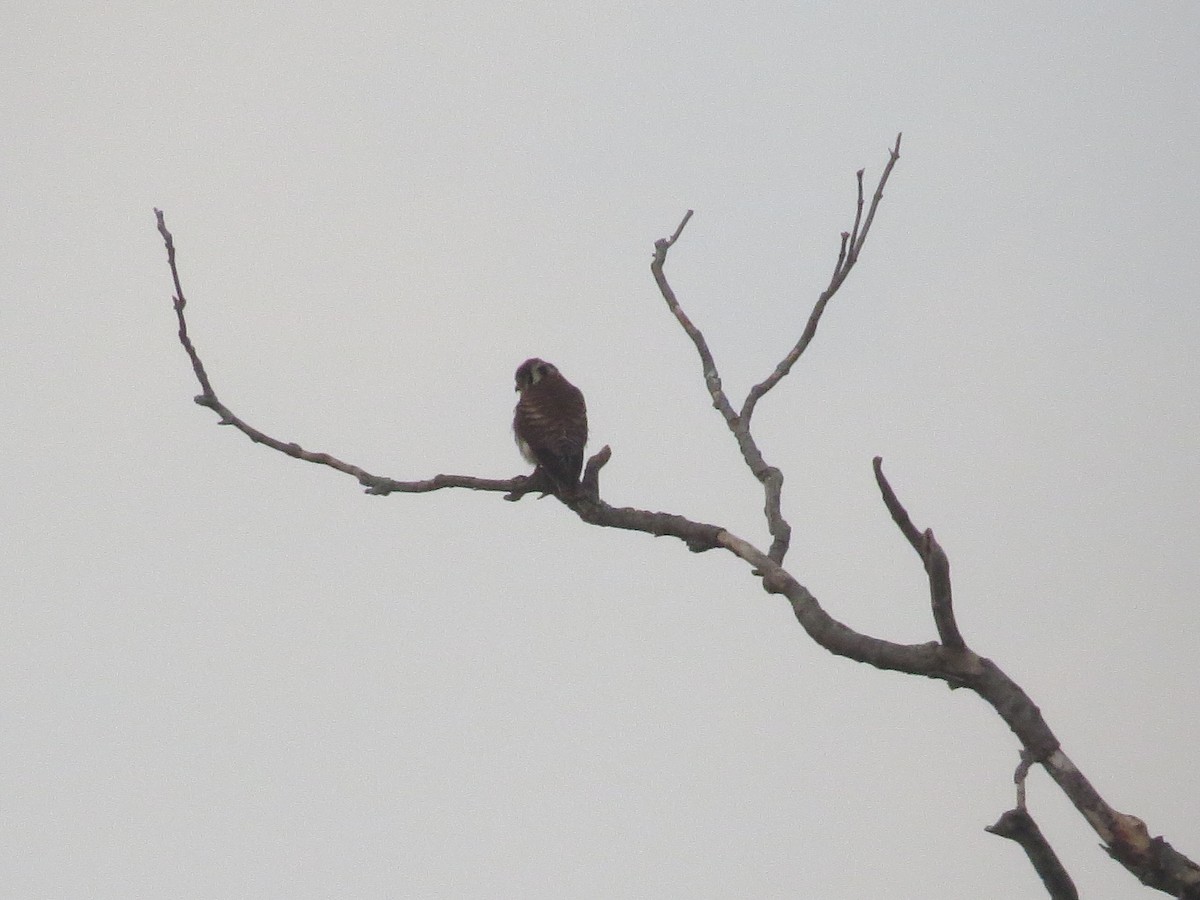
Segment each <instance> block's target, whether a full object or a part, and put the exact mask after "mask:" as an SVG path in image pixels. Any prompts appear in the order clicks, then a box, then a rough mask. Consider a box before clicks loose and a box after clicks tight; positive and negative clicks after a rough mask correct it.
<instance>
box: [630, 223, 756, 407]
mask: <svg viewBox="0 0 1200 900" xmlns="http://www.w3.org/2000/svg"><path fill="white" fill-rule="evenodd" d="M693 213H694V210H690V209H689V210H688V211H687V212H686V213H684V215H683V219H682V220H681V221H680V222H679V225H678V227H676V229H675V233H674V234H672V235H671V236H670V237H669V238H659V239H658V240H657V241H655V242H654V260H653V261H652V262H651V263H650V271H651V273H652V274H653V275H654V281H655V283H656V284H658V290H659V292H660V293H661V294H662V296H663V300H665V301H666V302H667V308H668V309H669V310H671V314H672V315H673V316H675V319H676V321H678V322H679V324H680V326H681V327H682V328H683V330H684V332H685V333H686V334H687V336H688V337H689V338H691V340H692V344H693V345H695V347H696V353H697V355H699V357H700V367H701V370H702V372H703V374H704V385H705V387H707V388H708V393H709V396H710V397H712V405H713V408H714V409H715V410H717V411H718V412H719V413H720V414H721V415H722V416H723V417H724V419H725V423H726V424H727V425H728V426H729V428H730V430H733V429H735V428H736V427H737V413H736V412H734V410H733V404H731V403H730V402H729V397H728V396H726V394H725V389H724V388H723V387H721V375H720V373H719V372H717V363H716V361H715V360H714V359H713V355H712V351H711V350H709V349H708V341H706V340H705V339H704V335H703V334H702V333H701V331H700V329H699V328H697V327H696V326H695V324H694V323H693V322H692V320H691V319H690V318H688V315H687V313H685V312H684V311H683V307H682V306H680V305H679V300H678V298H677V297H676V296H675V291H674V290H673V289H672V288H671V285H670V283H669V282H668V281H667V276H666V274H665V273H664V272H663V266H664V265H666V262H667V251H668V250H670V249H671V248H672V247H674V246H675V242H676V241H678V240H679V236H680V235H681V234H683V229H684V228H686V227H687V223H688V222H689V221H691V218H692V215H693Z"/></svg>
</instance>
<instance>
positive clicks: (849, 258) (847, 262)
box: [739, 134, 903, 423]
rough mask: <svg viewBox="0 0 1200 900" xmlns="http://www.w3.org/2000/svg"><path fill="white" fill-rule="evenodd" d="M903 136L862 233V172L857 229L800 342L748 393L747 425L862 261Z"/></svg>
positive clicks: (846, 237) (847, 235) (845, 239)
mask: <svg viewBox="0 0 1200 900" xmlns="http://www.w3.org/2000/svg"><path fill="white" fill-rule="evenodd" d="M901 137H903V135H901V134H898V135H896V143H895V145H894V146H893V147H892V148H891V150H889V151H888V153H889V155H888V161H887V165H886V166H884V168H883V174H882V175H880V176H879V184H878V185H877V186H876V188H875V194H874V195H873V196H872V198H871V206H870V208H869V209H868V210H867V217H866V218H865V219H862V230H861V231H860V230H859V221H860V219H861V217H862V209H863V184H862V178H863V170H862V169H859V170H858V173H857V181H858V203H857V207H856V211H855V215H854V228H853V230H852V231H849V232H846V231H843V232H842V246H841V250H839V251H838V259H837V264H836V265H835V266H834V269H833V275H832V276H831V277H830V279H829V284H828V285H827V286H826V288H825V290H823V291H822V292H821V295H820V296H819V297H818V298H817V302H816V303H815V304H814V305H813V309H812V312H811V313H810V314H809V316H808V323H807V324H806V325H805V326H804V331H803V333H802V334H801V335H800V339H799V340H798V341H796V344H795V346H793V347H792V349H791V350H789V351H788V353H787V355H786V356H784V358H783V359H782V360H780V361H779V364H778V365H777V366H776V367H775V370H774V371H773V372H771V374H770V375H768V376H767V377H766V378H764V379H763V380H762V381H760V382H759V383H758V384H756V385H754V386H753V387H752V388H750V392H749V393H748V394H746V401H745V402H744V403H743V404H742V409H741V412H740V413H739V415H740V416H741V418H742V419H743V420H744V421H745V422H747V423H749V421H750V419H751V417H752V416H753V415H754V409H755V407H756V406H757V405H758V401H759V400H761V399H762V398H763V396H764V395H765V394H766V393H767V392H768V391H770V390H771V389H772V388H774V387H775V385H777V384H779V382H780V381H782V380H783V379H784V378H786V377H787V374H788V372H790V371H791V370H792V366H794V365H795V364H796V360H798V359H799V358H800V356H801V355H802V354H803V353H804V351H805V350H807V349H808V345H809V344H810V343H812V339H813V337H814V336H815V335H816V333H817V326H818V325H819V324H820V323H821V316H822V315H823V314H824V312H825V307H826V306H827V305H828V303H829V301H830V300H831V299H832V298H833V295H834V294H836V293H837V292H838V288H840V287H841V286H842V283H843V282H844V281H845V280H846V276H847V275H849V274H850V270H851V269H853V268H854V264H855V263H856V262H858V256H859V253H860V252H861V251H862V248H863V244H864V243H865V242H866V240H867V233H868V232H869V231H870V230H871V223H872V222H874V221H875V210H876V209H878V208H879V203H880V201H881V200H883V189H884V186H885V185H886V184H887V181H888V178H889V177H891V174H892V169H893V168H894V167H895V165H896V160H898V159H899V158H900V139H901Z"/></svg>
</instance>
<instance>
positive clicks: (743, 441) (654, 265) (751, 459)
mask: <svg viewBox="0 0 1200 900" xmlns="http://www.w3.org/2000/svg"><path fill="white" fill-rule="evenodd" d="M691 217H692V211H691V210H690V209H689V210H688V211H687V213H686V214H685V215H684V217H683V221H681V222H680V223H679V227H678V228H676V229H675V233H674V234H673V235H671V237H669V238H662V239H660V240H658V241H655V243H654V259H653V261H652V262H651V263H650V271H651V272H652V273H653V275H654V280H655V282H656V283H657V284H658V289H659V292H660V293H661V294H662V296H663V299H664V300H665V301H666V303H667V308H668V309H670V310H671V313H672V314H673V315H674V316H675V318H676V320H677V321H678V322H679V324H680V325H681V326H682V327H683V330H684V332H686V333H687V336H688V337H689V338H691V339H692V343H693V344H694V345H695V347H696V353H697V354H698V355H699V356H700V365H701V369H702V370H703V372H704V383H705V385H706V386H707V387H708V393H709V396H711V397H712V404H713V407H714V408H715V409H716V410H717V411H718V412H719V413H720V414H721V416H722V418H724V419H725V424H726V425H727V426H728V427H729V430H730V432H732V433H733V437H734V440H736V441H737V445H738V449H739V450H741V453H742V459H743V460H745V462H746V465H747V467H748V468H749V469H750V471H751V473H753V475H754V477H755V478H757V479H758V480H759V482H760V483H761V484H762V486H763V492H764V495H765V503H764V506H763V514H764V515H765V517H766V520H767V528H768V529H769V530H770V532H771V536H772V538H773V540H772V542H771V550H770V555H771V558H772V559H774V560H776V561H777V562H783V558H784V556H786V555H787V551H788V545H789V544H790V543H791V538H792V528H791V526H790V525H789V524H788V523H787V520H786V519H784V517H783V512H782V509H781V502H780V496H781V492H782V490H783V473H782V472H780V471H779V470H778V469H777V468H775V467H774V466H771V465H768V464H767V461H766V460H765V459H763V455H762V451H760V450H759V449H758V444H757V443H756V442H755V440H754V436H753V435H752V434H751V433H750V429H749V427H748V423H747V422H745V421H744V420H743V419H742V417H741V416H739V415H738V414H737V413H736V412H734V410H733V405H732V404H731V403H730V402H729V397H728V396H727V395H726V394H725V390H724V388H722V387H721V376H720V374H719V373H718V372H717V364H716V362H715V361H714V360H713V355H712V352H711V351H710V350H709V349H708V342H707V341H705V339H704V335H703V334H702V333H701V332H700V329H699V328H697V327H696V326H695V324H693V322H692V320H691V319H689V318H688V315H687V313H685V312H684V311H683V307H682V306H680V304H679V300H678V298H677V297H676V296H675V291H674V290H672V288H671V285H670V283H669V282H668V281H667V276H666V274H665V273H664V272H663V266H664V265H665V264H666V261H667V251H668V250H670V249H671V247H673V246H674V245H675V242H676V241H677V240H679V235H680V234H681V233H682V231H683V227H684V226H685V225H686V224H687V223H688V220H689V219H691Z"/></svg>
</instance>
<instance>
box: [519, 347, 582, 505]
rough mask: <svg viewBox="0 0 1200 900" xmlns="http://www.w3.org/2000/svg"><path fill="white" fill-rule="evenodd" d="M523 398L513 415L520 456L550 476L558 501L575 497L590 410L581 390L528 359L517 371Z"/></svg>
mask: <svg viewBox="0 0 1200 900" xmlns="http://www.w3.org/2000/svg"><path fill="white" fill-rule="evenodd" d="M516 378H517V387H516V389H517V391H518V392H520V394H521V399H520V400H518V401H517V408H516V411H515V413H514V415H513V434H514V435H515V436H516V439H517V447H518V448H520V450H521V455H522V456H523V457H525V459H527V460H528V461H529V462H531V463H533V464H534V465H535V466H537V469H535V470H534V476H535V477H536V476H537V474H538V472H539V471H540V472H542V473H544V474H545V477H546V479H547V480H548V481H549V484H550V486H551V487H552V488H553V490H554V493H555V494H557V495H558V496H559V497H566V496H570V495H572V494H574V493H575V492H576V490H577V489H578V487H579V473H580V472H581V471H582V469H583V448H584V446H585V445H586V444H587V433H588V431H587V406H586V405H585V404H584V402H583V394H582V393H580V391H579V388H577V387H575V385H573V384H571V382H569V381H567V379H565V378H563V377H562V374H561V373H560V372H559V371H558V369H557V368H555V367H554V366H553V365H552V364H551V363H548V362H546V361H545V360H542V359H536V358H535V359H527V360H525V362H523V363H521V365H520V366H518V367H517V375H516Z"/></svg>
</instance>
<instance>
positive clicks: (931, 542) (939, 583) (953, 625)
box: [874, 456, 967, 650]
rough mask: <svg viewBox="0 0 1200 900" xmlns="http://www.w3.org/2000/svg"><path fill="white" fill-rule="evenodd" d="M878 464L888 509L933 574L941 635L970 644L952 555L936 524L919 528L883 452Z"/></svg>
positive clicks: (952, 643)
mask: <svg viewBox="0 0 1200 900" xmlns="http://www.w3.org/2000/svg"><path fill="white" fill-rule="evenodd" d="M874 466H875V482H876V484H878V485H879V491H880V493H881V494H883V502H884V505H886V506H887V508H888V512H890V513H891V514H892V519H893V520H894V521H895V522H896V525H898V526H899V528H900V531H901V532H902V533H903V534H904V536H905V537H906V538H908V542H909V543H910V544H912V546H913V549H914V550H916V551H917V555H918V556H920V557H921V562H922V563H924V565H925V572H926V574H927V575H928V576H929V599H930V602H931V604H932V606H933V622H934V624H935V625H936V626H937V631H938V637H940V638H941V641H942V643H943V644H945V645H946V646H947V647H949V648H950V649H951V650H962V649H964V648H965V647H966V646H967V644H966V642H965V641H964V640H963V636H962V634H960V633H959V630H958V623H957V622H956V621H955V620H954V603H953V601H952V599H951V591H950V559H949V557H947V556H946V551H945V550H943V549H942V547H941V544H939V543H938V542H937V538H935V537H934V536H933V529H932V528H926V529H925V531H924V532H919V531H917V528H916V526H915V525H913V523H912V519H910V518H909V516H908V511H907V510H906V509H905V508H904V506H903V505H902V504H901V503H900V500H899V498H898V497H897V496H896V492H895V491H893V490H892V486H891V485H890V484H889V483H888V480H887V478H886V477H885V476H884V474H883V457H882V456H877V457H875V460H874Z"/></svg>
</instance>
